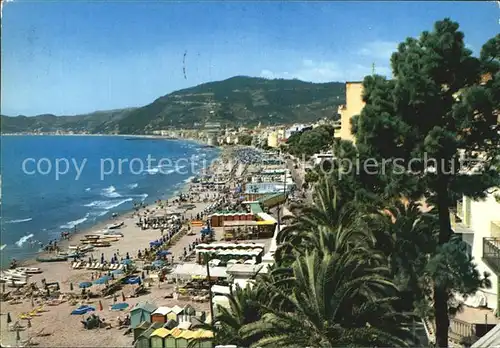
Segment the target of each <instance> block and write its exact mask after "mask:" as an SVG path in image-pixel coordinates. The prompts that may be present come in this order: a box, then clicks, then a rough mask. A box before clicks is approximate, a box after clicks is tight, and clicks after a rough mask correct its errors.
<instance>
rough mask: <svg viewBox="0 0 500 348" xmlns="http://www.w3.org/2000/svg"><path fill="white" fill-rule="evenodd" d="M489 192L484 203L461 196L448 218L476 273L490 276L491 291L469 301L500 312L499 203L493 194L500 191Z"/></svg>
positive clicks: (480, 292)
mask: <svg viewBox="0 0 500 348" xmlns="http://www.w3.org/2000/svg"><path fill="white" fill-rule="evenodd" d="M489 192H490V193H489V194H488V196H487V198H486V199H485V200H477V201H474V200H472V199H471V198H469V197H463V199H462V200H461V201H460V202H459V203H458V204H457V211H456V213H452V215H451V223H452V229H453V230H454V232H455V233H459V234H461V235H462V239H463V240H464V241H465V242H466V244H467V245H468V247H469V248H468V252H469V253H470V254H471V255H472V257H474V262H475V263H476V264H477V268H478V271H479V272H480V273H481V274H483V272H488V273H489V274H490V280H491V283H492V284H491V285H492V286H491V288H490V289H481V291H479V292H478V294H476V296H474V297H472V298H470V299H469V301H471V302H476V303H481V302H483V303H481V305H484V306H486V307H488V308H490V309H492V310H494V311H496V310H497V309H500V306H499V302H500V301H499V297H498V293H499V286H500V284H499V282H498V277H499V275H500V203H499V202H497V200H496V198H495V195H496V194H499V193H500V189H496V190H494V189H490V190H489ZM469 301H467V302H469ZM467 302H466V304H468V303H467Z"/></svg>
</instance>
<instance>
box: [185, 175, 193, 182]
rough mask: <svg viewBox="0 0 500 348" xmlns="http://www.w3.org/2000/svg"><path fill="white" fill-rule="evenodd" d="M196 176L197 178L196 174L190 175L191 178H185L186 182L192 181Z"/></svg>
mask: <svg viewBox="0 0 500 348" xmlns="http://www.w3.org/2000/svg"><path fill="white" fill-rule="evenodd" d="M194 178H196V176H190V177H189V178H187V179H185V180H184V182H191V181H193V179H194Z"/></svg>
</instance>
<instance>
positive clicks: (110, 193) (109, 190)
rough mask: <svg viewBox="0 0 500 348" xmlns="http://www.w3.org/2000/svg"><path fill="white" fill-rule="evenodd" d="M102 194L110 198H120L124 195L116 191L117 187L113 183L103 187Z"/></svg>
mask: <svg viewBox="0 0 500 348" xmlns="http://www.w3.org/2000/svg"><path fill="white" fill-rule="evenodd" d="M102 195H103V196H104V197H108V198H118V197H121V196H122V195H121V194H119V193H118V192H116V188H115V187H114V186H113V185H111V186H109V187H106V188H105V189H102Z"/></svg>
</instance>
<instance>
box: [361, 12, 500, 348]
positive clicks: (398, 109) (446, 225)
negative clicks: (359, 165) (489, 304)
mask: <svg viewBox="0 0 500 348" xmlns="http://www.w3.org/2000/svg"><path fill="white" fill-rule="evenodd" d="M458 28H459V26H458V24H457V23H455V22H452V21H451V20H449V19H445V20H443V21H439V22H436V24H435V26H434V31H432V32H423V33H422V35H421V36H420V38H418V39H414V38H408V39H407V40H406V41H405V42H403V43H401V44H400V45H399V47H398V50H397V52H395V53H394V54H393V55H392V58H391V65H392V70H393V74H394V80H390V81H389V80H386V79H385V78H382V77H380V76H368V77H366V78H365V80H364V83H363V87H364V95H363V100H364V101H365V103H366V106H365V107H364V109H363V111H362V112H361V115H360V116H359V117H358V118H357V119H355V120H354V122H355V123H356V125H355V127H354V128H355V135H356V140H357V146H358V150H359V152H360V153H361V154H362V158H374V159H376V160H378V161H379V162H378V163H379V164H380V163H381V162H380V160H382V159H385V163H387V160H392V161H391V162H390V163H389V164H388V165H386V166H384V168H383V169H384V173H383V175H380V171H379V173H378V174H379V175H373V177H374V179H373V180H371V181H370V180H368V181H367V182H370V184H371V185H372V186H377V185H378V190H383V188H382V186H383V185H382V184H384V185H387V186H389V187H390V188H391V192H389V193H391V194H393V195H394V196H401V194H400V192H405V196H411V197H418V196H420V197H425V198H426V200H427V202H429V203H431V204H432V205H433V206H434V207H435V210H436V212H437V218H438V223H439V228H438V230H439V232H438V234H437V244H438V246H437V253H436V254H435V255H434V257H435V258H436V259H441V260H443V259H444V260H449V259H450V253H451V254H453V255H454V256H455V257H460V258H461V259H462V261H463V259H464V257H466V256H465V255H463V253H461V252H460V250H461V249H460V246H459V245H458V244H455V242H454V241H452V230H451V225H450V217H449V208H450V206H451V205H452V201H453V199H452V198H453V197H456V196H461V195H467V196H470V197H473V198H481V197H484V196H485V190H486V189H487V188H489V187H492V186H494V185H496V184H498V178H499V174H498V171H497V169H496V168H498V167H496V168H495V167H494V165H497V164H498V162H497V161H498V154H499V144H500V136H499V130H500V128H499V124H498V122H497V115H498V114H497V112H496V111H498V110H499V109H500V108H499V102H500V92H499V90H500V88H499V87H500V73H499V66H500V63H499V57H500V44H499V42H500V39H499V36H497V37H495V38H493V39H492V40H490V41H488V42H487V43H486V44H485V46H484V47H483V50H482V52H481V58H480V59H478V58H475V57H473V56H472V52H471V51H470V50H469V49H467V48H466V47H465V43H464V35H463V33H462V32H460V31H458ZM484 73H489V74H490V78H491V79H490V80H489V81H488V82H487V83H486V84H484V85H481V84H479V82H480V80H481V77H482V75H483V74H484ZM461 156H464V157H465V158H466V160H465V161H460V158H461ZM479 157H480V158H481V161H482V165H480V166H474V164H475V163H474V160H476V159H477V158H479ZM426 158H427V159H432V161H426V162H425V161H424V159H426ZM396 159H397V160H398V162H397V163H396ZM415 160H419V162H418V163H416V162H415ZM382 163H384V162H382ZM476 163H477V162H476ZM396 164H397V165H396ZM464 166H465V169H467V170H465V171H464V170H459V167H461V168H462V169H464ZM472 168H474V170H475V175H470V170H471V169H472ZM365 179H366V177H365ZM375 184H377V185H375ZM365 187H366V186H365ZM375 190H376V189H375ZM470 261H471V260H468V262H470ZM464 262H467V260H465V261H464ZM457 266H458V265H457ZM459 268H460V270H461V271H462V273H460V274H457V275H456V277H455V279H454V280H453V281H451V280H450V279H447V281H443V279H441V278H442V276H443V274H437V273H439V272H438V271H440V270H439V268H438V267H436V268H435V269H434V271H436V272H437V273H434V274H433V276H434V278H433V291H432V292H433V298H434V301H433V302H434V315H435V322H436V340H437V345H438V346H439V347H447V345H448V327H449V316H448V310H449V308H448V301H449V299H450V298H451V296H453V294H452V291H453V290H456V289H454V284H453V283H456V281H457V279H458V278H460V277H461V278H464V279H465V278H466V279H472V280H474V279H475V281H470V282H468V283H467V284H466V285H467V286H465V287H463V286H462V285H464V284H463V282H462V284H461V285H460V286H459V288H460V289H461V290H462V291H464V292H465V293H471V292H473V291H475V289H477V287H478V286H480V285H481V282H480V280H479V277H475V276H474V273H475V270H474V268H473V267H459ZM441 271H443V270H441Z"/></svg>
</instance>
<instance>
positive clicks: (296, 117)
mask: <svg viewBox="0 0 500 348" xmlns="http://www.w3.org/2000/svg"><path fill="white" fill-rule="evenodd" d="M344 103H345V84H344V83H343V82H329V83H312V82H303V81H299V80H284V79H274V80H270V79H263V78H255V77H246V76H235V77H232V78H229V79H227V80H223V81H217V82H209V83H204V84H201V85H198V86H195V87H191V88H187V89H182V90H179V91H175V92H172V93H170V94H167V95H165V96H163V97H160V98H158V99H156V100H155V101H153V102H152V103H151V104H148V105H145V106H143V107H138V108H127V109H118V110H110V111H96V112H93V113H90V114H85V115H76V116H55V115H38V116H32V117H26V116H16V117H9V116H1V127H2V129H1V130H2V132H4V133H19V132H34V131H41V132H54V131H57V130H61V131H75V132H82V131H87V132H89V133H112V132H118V133H121V134H143V133H148V132H151V131H154V130H161V129H171V128H192V127H194V126H195V125H197V124H198V125H202V124H204V123H205V122H220V123H221V124H222V125H227V126H236V125H242V126H255V125H257V124H258V123H259V122H260V123H261V124H262V125H275V124H290V123H295V122H312V121H315V120H318V119H321V118H324V117H328V118H336V117H337V109H338V106H339V105H341V104H344Z"/></svg>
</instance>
